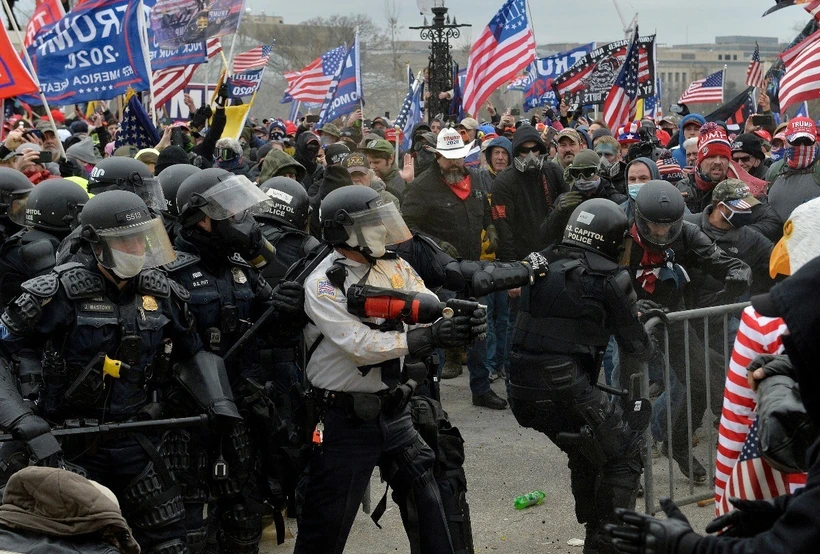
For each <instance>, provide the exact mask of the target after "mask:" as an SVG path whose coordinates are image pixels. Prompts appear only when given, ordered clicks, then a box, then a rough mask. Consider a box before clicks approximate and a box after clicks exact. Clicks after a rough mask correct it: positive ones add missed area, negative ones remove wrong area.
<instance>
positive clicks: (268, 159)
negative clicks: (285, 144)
mask: <svg viewBox="0 0 820 554" xmlns="http://www.w3.org/2000/svg"><path fill="white" fill-rule="evenodd" d="M285 168H292V169H293V170H294V173H296V180H297V181H299V182H302V181H303V179H304V178H305V167H304V166H303V165H302V164H300V163H299V162H297V161H296V160H294V159H293V158H291V157H290V156H288V155H287V154H285V153H284V152H282V151H281V150H276V149H274V150H271V151H270V152H268V155H267V156H265V159H264V161H263V162H262V170H261V171H260V172H259V180H258V182H259V183H260V184H261V183H264V182H265V181H267V180H268V179H270V178H271V177H276V175H277V173H279V172H280V171H282V170H283V169H285Z"/></svg>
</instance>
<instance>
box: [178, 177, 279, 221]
mask: <svg viewBox="0 0 820 554" xmlns="http://www.w3.org/2000/svg"><path fill="white" fill-rule="evenodd" d="M270 202H271V200H270V198H269V197H268V196H267V195H266V194H265V193H264V192H262V191H261V190H259V187H257V186H256V185H255V184H253V183H252V182H251V181H250V179H248V178H247V177H245V176H244V175H234V174H233V173H231V172H230V171H226V170H224V169H220V168H218V167H212V168H210V169H203V170H202V171H199V172H197V173H194V174H193V175H191V176H190V177H188V178H187V179H185V180H184V181H182V184H180V186H179V190H178V191H177V209H178V210H179V219H178V221H179V222H180V224H181V225H182V227H183V228H187V227H192V226H193V225H196V223H197V222H199V221H202V220H203V219H205V216H206V215H207V216H208V217H210V218H211V219H215V220H223V219H228V218H229V217H233V216H235V215H237V214H240V213H242V212H244V211H245V210H247V209H249V208H253V207H257V206H258V207H259V209H261V208H262V207H263V206H264V205H267V204H269V203H270ZM260 205H262V206H260Z"/></svg>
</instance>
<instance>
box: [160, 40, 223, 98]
mask: <svg viewBox="0 0 820 554" xmlns="http://www.w3.org/2000/svg"><path fill="white" fill-rule="evenodd" d="M206 48H207V53H206V55H207V56H208V59H211V58H213V57H214V56H216V55H217V54H219V53H220V52H222V43H221V42H220V41H219V38H217V37H214V38H209V39H208V42H207V46H206ZM197 67H199V64H191V65H184V66H180V67H169V68H167V69H160V70H159V71H154V106H156V107H160V106H162V105H163V104H165V103H166V102H168V100H170V99H171V98H173V97H174V95H176V93H178V92H179V91H181V90H182V89H184V88H185V87H187V86H188V83H190V82H191V78H192V77H193V76H194V71H196V68H197Z"/></svg>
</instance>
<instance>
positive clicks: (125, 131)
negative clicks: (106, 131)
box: [115, 92, 159, 149]
mask: <svg viewBox="0 0 820 554" xmlns="http://www.w3.org/2000/svg"><path fill="white" fill-rule="evenodd" d="M130 94H131V97H130V98H129V99H128V102H126V104H125V108H124V109H123V111H122V123H121V124H120V131H119V132H118V133H117V140H116V143H115V146H116V147H117V148H119V147H120V146H126V145H129V144H130V145H133V146H136V147H137V148H140V149H142V148H153V147H155V146H156V145H157V143H159V133H158V132H157V128H156V127H154V124H153V122H152V121H151V118H150V117H149V116H148V114H147V113H146V111H145V108H143V107H142V104H141V103H140V101H139V98H137V94H135V93H133V92H131V93H130Z"/></svg>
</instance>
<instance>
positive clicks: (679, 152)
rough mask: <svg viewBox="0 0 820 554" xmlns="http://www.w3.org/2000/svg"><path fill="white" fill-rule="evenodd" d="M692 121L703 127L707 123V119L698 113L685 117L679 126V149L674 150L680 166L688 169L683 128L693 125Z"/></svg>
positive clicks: (674, 155)
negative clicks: (682, 146)
mask: <svg viewBox="0 0 820 554" xmlns="http://www.w3.org/2000/svg"><path fill="white" fill-rule="evenodd" d="M692 121H694V122H696V123H698V124H699V125H701V126H702V125H703V124H705V123H706V119H705V118H704V117H703V116H702V115H700V114H697V113H690V114H688V115H685V116H684V117H683V119H681V120H680V124H679V125H678V141H679V144H678V146H677V147H675V148H673V149H672V156H673V157H674V158H675V159H676V160H677V162H678V164H679V165H680V166H681V167H686V150H684V149H683V148H681V145H682V144H683V140H681V139H682V138H683V128H684V127H685V126H686V124H687V123H691V122H692Z"/></svg>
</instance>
